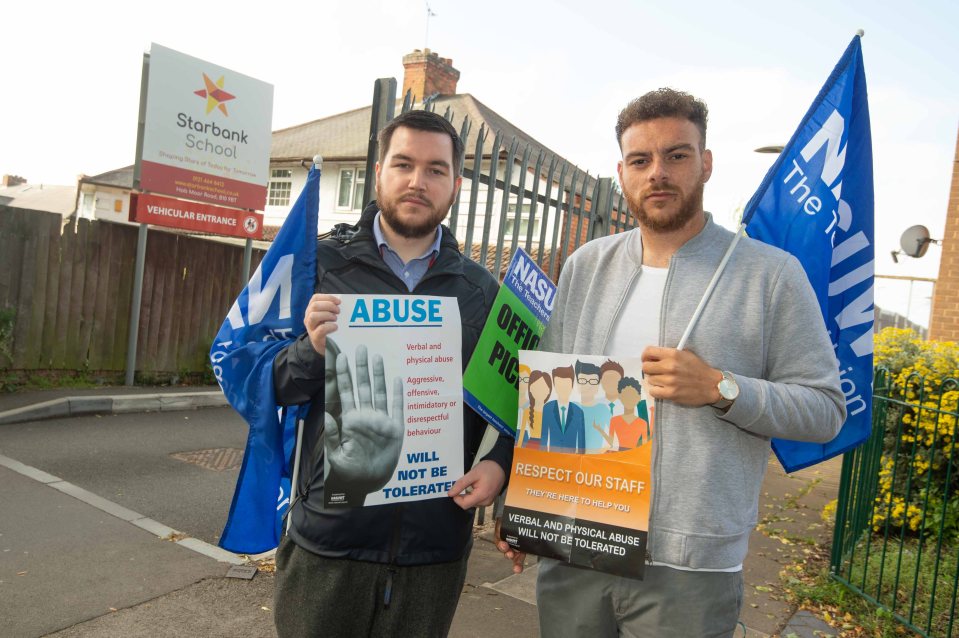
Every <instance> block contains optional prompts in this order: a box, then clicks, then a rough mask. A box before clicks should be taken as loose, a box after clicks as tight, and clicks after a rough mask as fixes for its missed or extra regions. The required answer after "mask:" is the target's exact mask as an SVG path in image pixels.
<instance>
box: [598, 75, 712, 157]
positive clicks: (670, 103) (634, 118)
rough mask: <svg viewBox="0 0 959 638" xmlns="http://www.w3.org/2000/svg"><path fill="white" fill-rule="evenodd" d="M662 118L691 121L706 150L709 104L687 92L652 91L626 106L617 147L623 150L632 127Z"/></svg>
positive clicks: (620, 115)
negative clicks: (624, 142) (624, 136)
mask: <svg viewBox="0 0 959 638" xmlns="http://www.w3.org/2000/svg"><path fill="white" fill-rule="evenodd" d="M661 117H678V118H681V119H684V120H689V121H690V122H692V123H693V124H695V125H696V128H698V129H699V135H700V136H701V137H702V142H701V143H700V147H701V148H706V120H707V119H709V108H708V107H707V106H706V103H705V102H703V101H702V100H700V99H699V98H697V97H694V96H692V95H690V94H689V93H686V92H684V91H677V90H675V89H670V88H663V89H656V90H655V91H650V92H649V93H647V94H646V95H643V96H640V97H638V98H636V99H635V100H633V101H632V102H630V103H629V104H627V105H626V108H624V109H623V110H622V111H620V112H619V117H618V118H616V143H617V144H619V148H620V150H622V148H623V133H625V132H626V129H628V128H629V127H630V126H632V125H633V124H638V123H640V122H646V121H649V120H655V119H658V118H661Z"/></svg>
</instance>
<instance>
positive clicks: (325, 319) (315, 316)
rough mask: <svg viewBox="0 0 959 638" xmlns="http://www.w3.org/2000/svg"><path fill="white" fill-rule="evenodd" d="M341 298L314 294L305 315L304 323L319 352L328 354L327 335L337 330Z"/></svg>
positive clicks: (311, 341) (314, 347) (314, 346)
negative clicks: (337, 316)
mask: <svg viewBox="0 0 959 638" xmlns="http://www.w3.org/2000/svg"><path fill="white" fill-rule="evenodd" d="M339 313H340V300H339V298H338V297H334V296H333V295H320V294H317V295H313V296H312V297H310V303H309V304H308V305H307V306H306V314H305V315H303V325H304V326H306V332H307V334H309V335H310V343H311V344H313V349H314V350H316V352H317V353H318V354H322V355H326V335H328V334H330V333H331V332H335V331H336V315H338V314H339Z"/></svg>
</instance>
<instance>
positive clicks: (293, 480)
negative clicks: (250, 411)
mask: <svg viewBox="0 0 959 638" xmlns="http://www.w3.org/2000/svg"><path fill="white" fill-rule="evenodd" d="M313 167H314V168H315V169H316V170H318V171H321V170H323V156H322V155H314V156H313ZM306 231H307V232H310V229H309V228H307V229H306ZM312 232H313V234H314V235H315V234H316V229H315V228H314V229H313V231H312ZM324 356H326V354H325V353H324ZM302 448H303V419H297V420H296V449H295V450H294V451H293V474H292V475H291V476H290V504H289V506H288V507H287V510H286V532H287V533H289V532H290V526H291V525H292V524H293V501H294V500H295V498H296V484H297V482H298V481H299V480H300V451H301V450H302Z"/></svg>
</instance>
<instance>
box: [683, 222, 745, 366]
mask: <svg viewBox="0 0 959 638" xmlns="http://www.w3.org/2000/svg"><path fill="white" fill-rule="evenodd" d="M745 230H746V224H740V225H739V230H738V231H737V232H736V234H735V236H733V240H732V242H730V244H729V248H727V249H726V254H725V255H723V259H722V261H720V262H719V266H718V267H717V268H716V272H714V273H713V278H712V279H710V280H709V285H708V286H706V291H705V292H704V293H703V298H702V299H700V300H699V305H698V306H696V310H695V311H694V312H693V316H692V318H690V320H689V325H687V326H686V332H684V333H683V336H682V338H681V339H680V340H679V344H678V345H677V346H676V349H677V350H683V349H685V348H686V342H687V341H689V335H691V334H692V332H693V328H695V327H696V324H697V323H698V322H699V317H700V315H702V314H703V308H705V307H706V302H708V301H709V298H710V297H711V296H712V294H713V290H714V289H715V288H716V284H717V283H718V282H719V277H720V276H721V275H722V274H723V271H724V270H725V269H726V264H727V263H728V262H729V258H730V257H731V256H732V254H733V251H734V250H735V249H736V244H738V243H739V238H740V237H742V236H743V232H744V231H745Z"/></svg>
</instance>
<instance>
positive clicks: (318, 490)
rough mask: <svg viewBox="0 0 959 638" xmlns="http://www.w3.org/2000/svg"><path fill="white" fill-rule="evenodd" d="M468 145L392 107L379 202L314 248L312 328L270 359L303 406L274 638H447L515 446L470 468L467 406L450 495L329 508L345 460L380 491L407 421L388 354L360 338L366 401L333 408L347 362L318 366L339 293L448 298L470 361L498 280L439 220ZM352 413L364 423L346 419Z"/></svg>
mask: <svg viewBox="0 0 959 638" xmlns="http://www.w3.org/2000/svg"><path fill="white" fill-rule="evenodd" d="M462 151H463V142H462V140H460V138H459V136H458V135H457V134H456V131H455V130H454V129H453V127H452V126H451V125H450V124H449V122H447V121H446V120H445V119H443V118H442V117H440V116H439V115H436V114H434V113H429V112H427V111H411V112H409V113H406V114H403V115H400V116H399V117H397V118H396V119H394V120H393V121H392V122H390V123H389V124H387V126H386V127H384V128H383V130H382V131H381V132H380V134H379V161H378V162H377V164H376V201H375V202H373V203H371V204H370V205H369V206H367V208H366V209H365V210H364V211H363V214H362V216H361V217H360V220H359V222H358V223H357V224H356V225H355V226H346V225H340V226H338V227H337V228H335V229H334V231H333V232H332V233H331V235H330V236H329V237H328V238H322V239H321V240H320V241H319V242H318V244H317V287H316V294H314V295H313V297H312V299H311V300H310V303H309V306H308V307H307V310H306V315H305V316H304V318H303V321H304V325H305V326H306V333H305V334H304V335H303V336H302V337H300V338H299V339H298V340H297V341H295V342H294V343H293V344H292V345H291V346H289V347H288V348H287V349H285V350H283V351H282V352H280V353H279V354H278V355H277V357H276V359H275V360H274V364H273V374H274V388H275V390H276V396H277V401H278V402H279V403H281V404H283V405H291V404H301V403H309V404H310V410H309V412H308V415H307V418H306V423H305V428H304V444H303V453H302V455H301V471H300V479H299V481H298V485H297V486H296V487H295V493H294V501H293V504H292V505H291V507H290V512H291V514H290V516H291V517H292V522H291V526H290V528H289V531H288V535H287V536H285V537H284V538H283V539H282V541H281V542H280V546H279V548H278V549H277V554H276V564H277V578H276V588H275V598H276V605H275V621H276V628H277V633H278V634H279V636H280V637H281V638H285V637H287V636H318V635H328V636H371V635H377V636H380V635H382V636H399V635H410V636H414V635H415V636H445V635H446V634H447V633H448V631H449V627H450V624H451V623H452V620H453V614H454V612H455V610H456V604H457V601H458V600H459V595H460V592H461V591H462V587H463V582H464V579H465V575H466V562H467V559H468V557H469V553H470V548H471V546H472V521H473V513H474V510H473V508H474V507H476V506H485V505H488V504H490V503H492V501H493V499H494V497H495V496H496V495H497V494H499V492H500V491H501V490H502V487H503V484H504V481H505V478H506V473H507V472H508V471H509V467H510V461H511V458H512V441H511V439H510V438H509V437H506V436H502V437H500V438H499V440H498V441H497V442H496V444H495V446H494V447H493V449H492V451H491V452H489V453H488V454H486V456H485V457H483V459H482V460H480V461H479V462H478V463H476V464H475V466H474V465H473V461H474V457H475V456H476V453H477V449H478V447H479V443H480V439H481V438H482V435H483V432H484V430H485V427H486V425H485V423H484V422H483V421H482V420H481V419H480V418H479V417H478V416H477V415H476V414H475V413H473V412H472V411H470V410H466V411H465V412H464V414H463V423H464V432H463V440H464V449H463V460H464V467H467V468H469V467H472V469H471V470H469V471H468V472H467V473H466V475H465V476H463V477H462V478H460V479H459V480H457V481H456V483H454V485H453V487H452V489H451V490H450V492H449V494H448V495H447V496H444V497H441V498H436V499H431V500H424V501H415V502H409V503H403V504H396V505H379V506H375V507H357V508H335V507H324V488H329V487H330V486H329V485H324V465H326V466H330V472H331V474H330V476H336V474H337V464H338V462H339V461H338V460H339V459H343V458H345V457H349V458H352V459H364V462H363V463H360V464H355V463H354V464H351V466H350V468H349V471H350V472H351V474H350V481H351V483H353V484H357V485H362V486H365V487H369V486H376V485H380V486H382V485H383V484H385V482H386V481H387V480H389V478H390V476H389V475H388V474H389V473H390V472H391V471H392V470H391V467H393V466H395V461H393V462H391V459H390V458H386V457H389V455H390V454H391V452H390V450H389V449H388V448H389V446H387V445H381V443H382V442H383V441H385V440H391V441H392V440H395V438H396V437H397V436H398V437H400V438H401V437H402V436H403V433H404V429H405V428H404V424H403V422H402V418H397V412H398V411H399V412H402V410H397V406H394V408H393V410H392V411H390V410H388V409H387V401H386V388H385V381H384V379H383V377H384V374H383V364H382V360H381V359H378V357H376V356H375V355H374V356H373V357H372V360H371V361H368V360H367V356H368V355H367V353H366V352H365V348H362V347H361V348H360V349H359V350H358V354H357V361H355V362H354V364H355V368H356V372H357V381H356V385H357V388H358V390H359V392H358V395H357V397H358V399H359V401H360V402H361V403H364V404H366V405H365V406H364V408H363V409H362V410H359V409H358V410H354V411H352V412H351V413H349V414H348V413H347V411H346V409H345V408H344V409H343V410H339V409H336V408H337V406H334V405H333V403H334V402H335V397H334V398H333V401H331V402H330V407H331V409H330V410H329V411H328V412H329V413H328V414H327V411H325V405H324V404H325V401H324V386H327V385H331V386H332V387H334V388H335V387H336V386H337V385H342V384H343V383H344V382H346V383H349V382H350V374H349V370H348V368H347V367H346V366H343V365H339V364H337V365H336V366H335V367H334V366H327V362H326V361H325V359H326V357H335V358H336V359H337V360H338V361H339V360H340V359H342V358H343V356H344V355H343V354H339V353H337V352H336V351H335V350H333V349H332V348H328V342H327V337H328V336H329V335H330V334H331V333H333V332H334V331H335V330H336V324H335V321H336V316H337V314H338V313H339V299H338V298H337V296H336V295H337V293H342V294H347V293H357V294H390V295H395V294H412V295H435V296H445V297H454V298H456V300H457V302H458V305H459V309H460V318H461V321H462V330H463V333H462V358H463V364H464V365H465V364H466V362H467V361H468V360H469V358H470V355H471V354H472V352H473V349H474V348H475V346H476V342H477V340H478V338H479V334H480V331H481V330H482V328H483V324H484V322H485V321H486V316H487V315H488V314H489V310H490V307H491V305H492V303H493V299H494V297H495V296H496V292H497V288H498V287H497V283H496V280H495V279H494V278H493V277H492V276H491V275H490V274H489V272H487V271H486V270H485V269H484V268H483V267H482V266H480V265H478V264H476V263H474V262H472V261H470V260H468V259H467V258H466V257H464V256H463V254H462V253H460V251H459V248H458V245H457V242H456V239H455V238H454V237H453V235H452V233H451V232H450V231H449V229H448V228H446V227H445V226H442V225H441V222H442V221H443V220H444V219H445V217H446V215H447V213H448V211H449V207H450V205H451V204H452V202H453V200H454V198H455V197H456V194H457V192H458V190H459V187H460V183H461V181H462V178H461V177H460V158H461V157H462ZM330 341H332V339H331V340H330ZM344 354H345V353H344ZM324 355H325V356H324ZM331 368H332V369H333V370H335V378H336V382H335V383H332V384H330V383H329V381H328V379H327V375H329V373H330V370H331ZM370 371H372V377H373V382H372V388H371V385H370V382H369V372H370ZM344 374H345V376H344ZM396 393H397V391H396V390H395V389H394V395H395V394H396ZM341 394H342V390H341ZM399 394H400V395H402V392H401V391H400V392H399ZM400 400H401V401H402V398H401V399H400ZM461 405H462V404H461ZM401 406H402V404H401V403H400V406H399V407H401ZM460 409H462V407H461V408H460ZM357 412H363V418H362V419H351V418H348V417H350V416H352V414H355V413H357ZM337 413H338V414H339V417H338V416H337ZM384 468H385V469H384Z"/></svg>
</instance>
